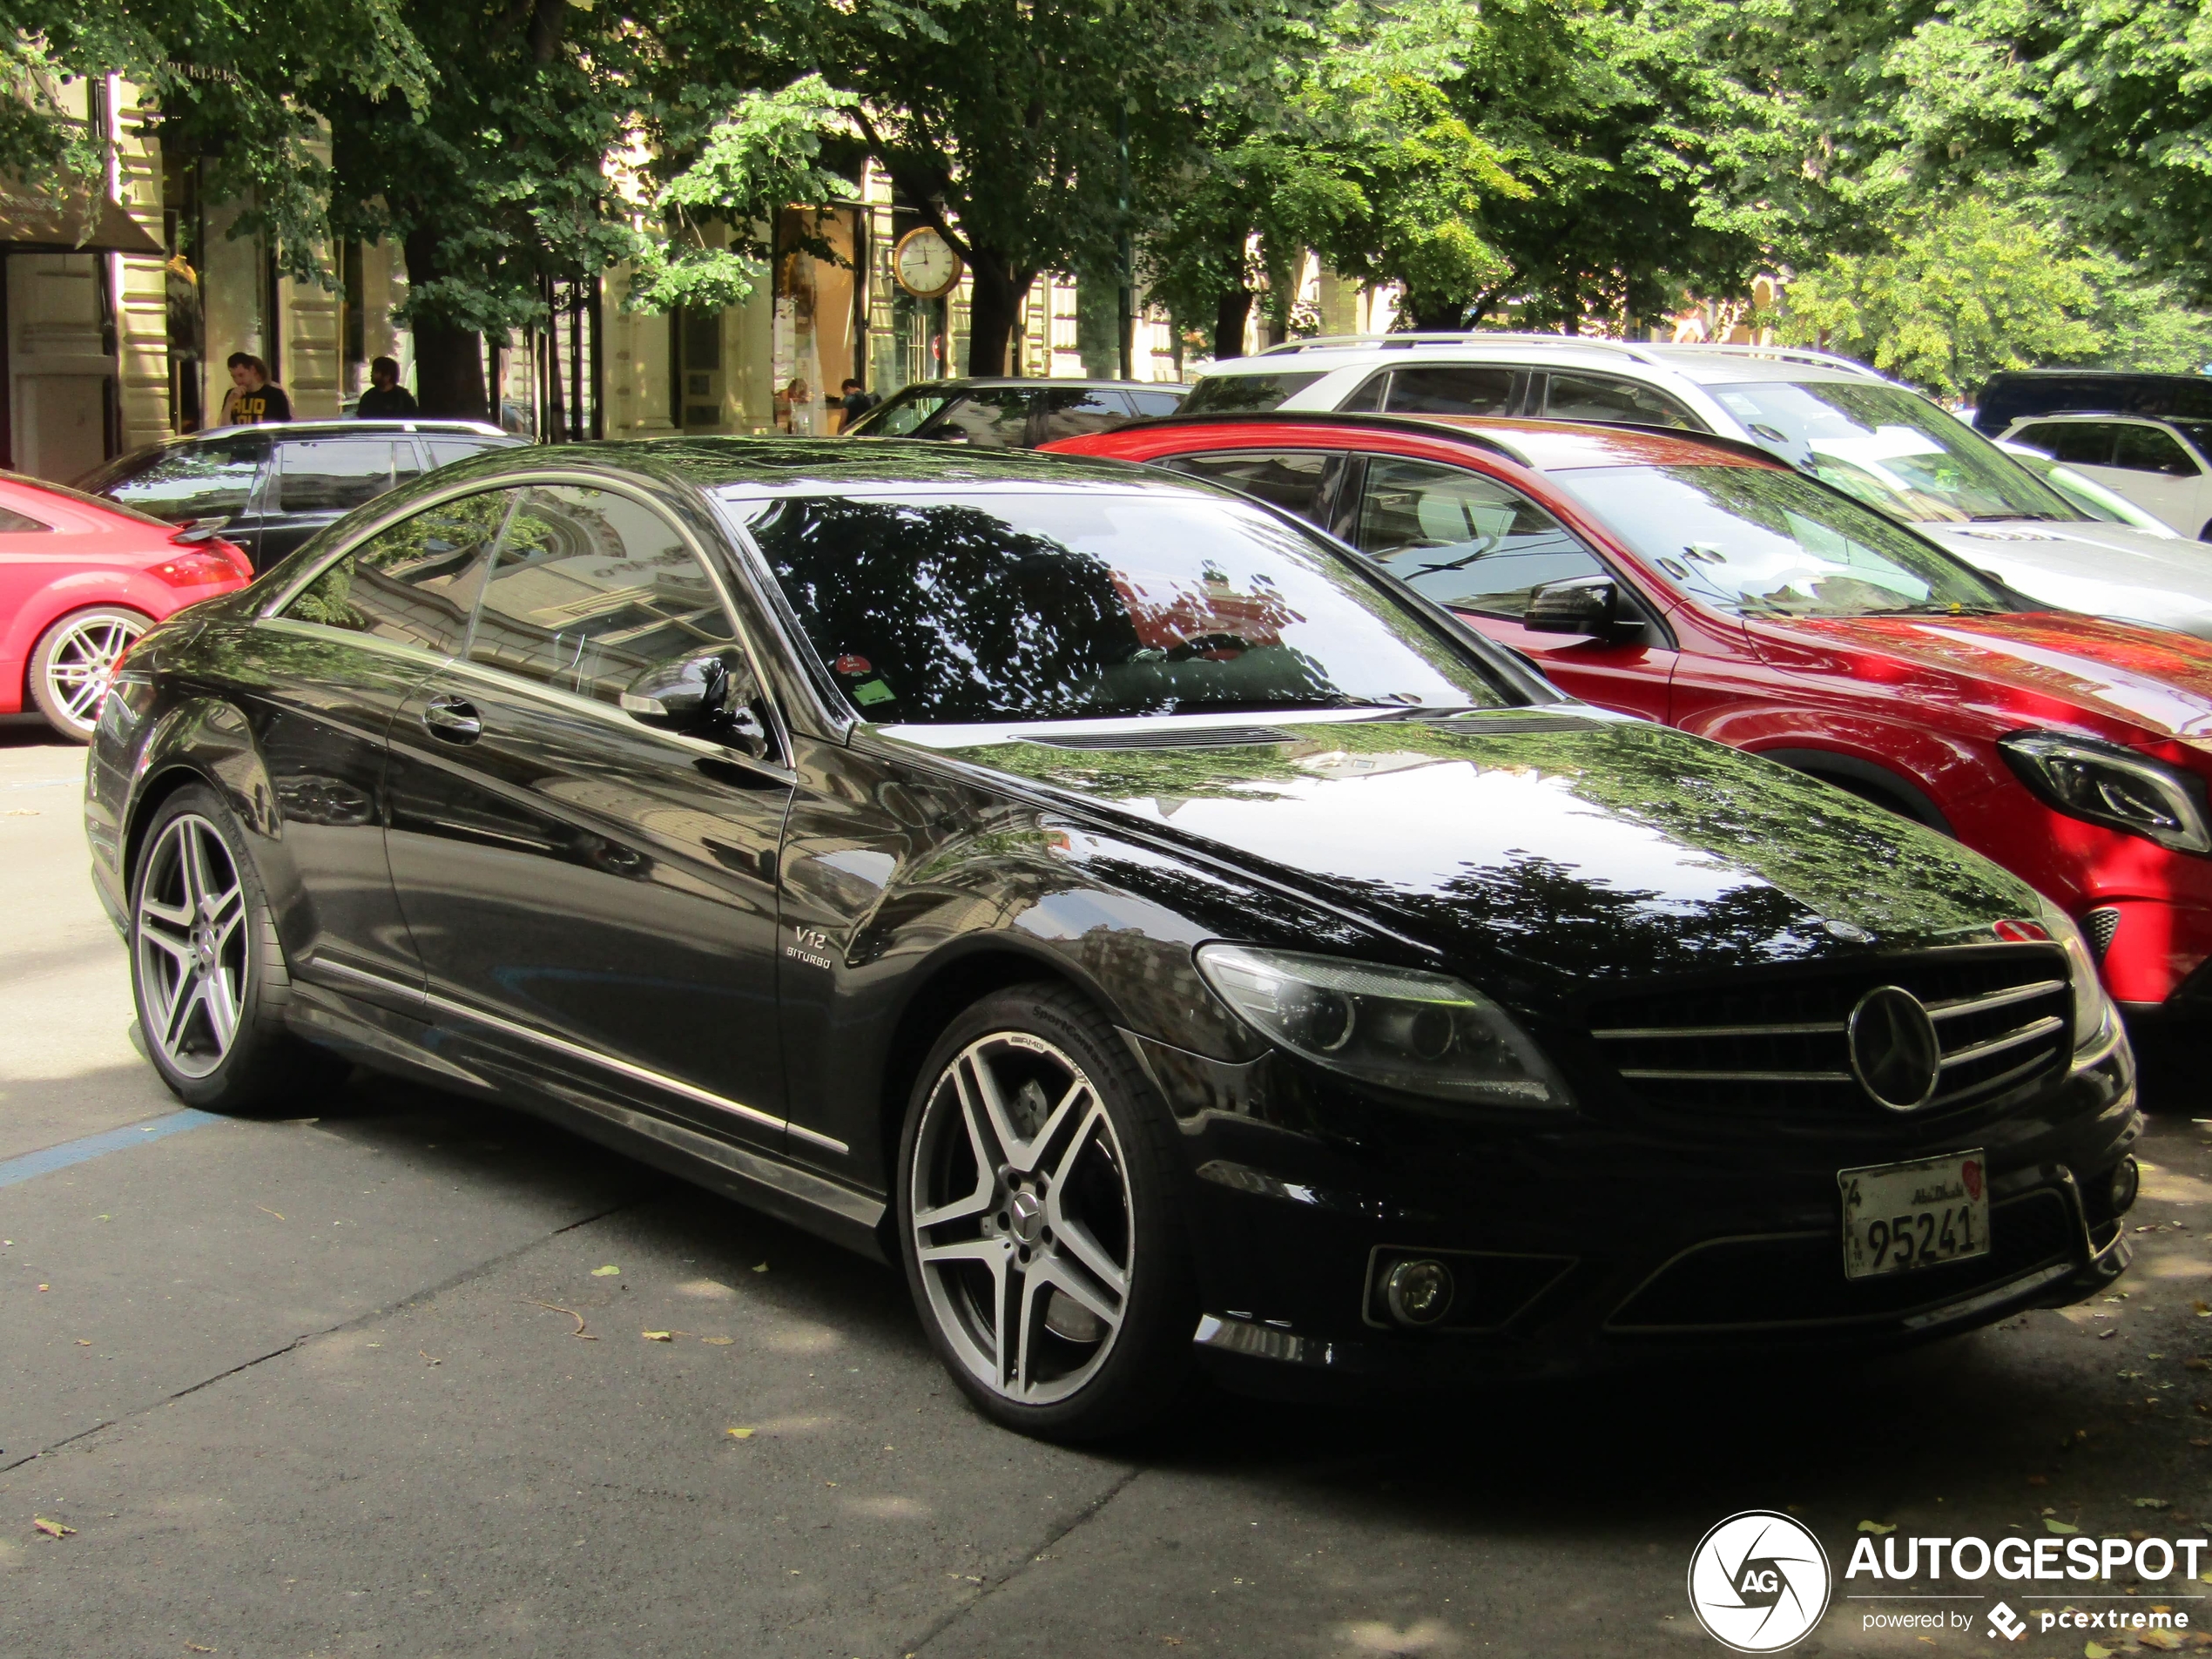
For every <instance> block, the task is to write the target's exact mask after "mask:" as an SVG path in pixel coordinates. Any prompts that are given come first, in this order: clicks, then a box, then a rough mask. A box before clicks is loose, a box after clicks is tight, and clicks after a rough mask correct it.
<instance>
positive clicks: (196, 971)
mask: <svg viewBox="0 0 2212 1659" xmlns="http://www.w3.org/2000/svg"><path fill="white" fill-rule="evenodd" d="M131 982H132V992H133V994H134V995H135V997H136V999H137V1001H138V1029H139V1031H140V1032H141V1033H142V1034H143V1035H144V1036H145V1051H146V1057H147V1058H148V1059H149V1060H151V1061H152V1062H153V1066H154V1069H155V1070H157V1071H158V1072H159V1073H160V1074H161V1080H162V1081H163V1082H165V1083H167V1084H168V1085H169V1089H170V1091H171V1092H172V1094H174V1095H176V1096H178V1097H179V1099H180V1100H183V1101H185V1103H188V1104H190V1105H193V1106H201V1107H205V1108H206V1109H209V1110H211V1111H229V1112H240V1111H259V1110H262V1109H267V1108H271V1107H289V1106H293V1105H295V1104H296V1103H297V1102H298V1101H299V1099H300V1094H301V1092H302V1091H303V1090H304V1089H309V1088H311V1087H313V1086H314V1085H315V1084H317V1083H319V1082H325V1081H327V1079H328V1077H329V1075H330V1072H331V1070H332V1065H331V1062H329V1061H328V1060H327V1057H326V1056H324V1055H321V1054H320V1053H319V1052H318V1051H317V1050H314V1049H309V1048H308V1047H307V1045H306V1044H304V1043H302V1042H300V1041H299V1040H298V1039H297V1038H296V1037H294V1036H293V1035H292V1033H291V1032H290V1031H289V1030H288V1029H287V1027H286V1024H285V1017H286V1014H287V1010H288V1008H290V1005H291V1002H292V995H293V993H292V975H291V974H290V971H289V970H288V969H287V967H286V965H285V960H284V951H283V949H282V948H281V947H280V944H279V943H278V941H277V933H276V923H275V921H274V920H273V918H272V917H271V915H270V914H269V906H268V900H267V898H266V896H265V895H264V894H263V892H262V888H261V880H260V874H259V873H258V872H256V871H255V869H254V868H253V860H252V859H251V858H250V857H249V856H248V855H247V853H246V838H245V833H244V832H243V831H242V830H241V829H240V828H239V826H238V823H237V820H236V819H234V818H233V816H232V813H231V811H230V808H229V807H228V806H226V804H225V803H224V801H223V799H222V798H221V797H220V796H219V795H218V794H217V793H216V792H215V791H213V790H212V789H210V788H209V787H207V786H206V785H204V784H189V785H187V786H185V787H184V788H182V789H179V791H177V792H176V793H174V794H173V795H171V796H170V797H169V798H168V799H166V800H165V801H163V802H162V804H161V806H160V809H159V810H158V812H156V813H155V814H154V817H153V821H152V823H151V824H150V825H148V826H147V827H146V832H145V853H142V854H141V855H140V856H139V858H138V861H137V867H136V869H135V871H134V873H133V879H132V888H131Z"/></svg>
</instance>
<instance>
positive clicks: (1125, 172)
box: [1114, 98, 1136, 381]
mask: <svg viewBox="0 0 2212 1659" xmlns="http://www.w3.org/2000/svg"><path fill="white" fill-rule="evenodd" d="M1114 136H1115V142H1116V145H1117V146H1118V148H1119V149H1120V152H1121V235H1120V246H1118V248H1117V249H1116V253H1118V255H1119V257H1120V261H1121V267H1122V268H1121V279H1122V286H1121V302H1120V309H1121V324H1122V327H1121V335H1122V378H1123V380H1125V381H1133V380H1135V379H1136V239H1135V238H1133V237H1132V236H1130V229H1129V199H1130V178H1129V100H1128V99H1127V98H1123V100H1122V111H1121V115H1120V117H1119V118H1118V119H1117V121H1116V127H1115V135H1114Z"/></svg>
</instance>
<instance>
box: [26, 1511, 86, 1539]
mask: <svg viewBox="0 0 2212 1659" xmlns="http://www.w3.org/2000/svg"><path fill="white" fill-rule="evenodd" d="M30 1524H31V1525H32V1526H33V1527H37V1529H38V1530H39V1531H40V1532H43V1533H44V1534H46V1536H47V1537H49V1538H67V1537H69V1536H71V1534H74V1533H75V1532H76V1531H77V1528H76V1527H71V1526H67V1525H65V1524H64V1523H63V1522H61V1521H49V1520H47V1519H46V1517H45V1516H44V1515H33V1516H32V1517H31V1518H30Z"/></svg>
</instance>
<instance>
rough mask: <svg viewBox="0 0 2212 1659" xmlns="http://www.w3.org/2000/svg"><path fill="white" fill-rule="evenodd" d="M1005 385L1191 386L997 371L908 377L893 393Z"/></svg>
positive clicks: (1164, 388) (1155, 389)
mask: <svg viewBox="0 0 2212 1659" xmlns="http://www.w3.org/2000/svg"><path fill="white" fill-rule="evenodd" d="M1002 386H1016V387H1022V388H1036V389H1037V390H1040V391H1048V390H1057V389H1062V388H1066V389H1070V390H1079V391H1111V392H1187V391H1189V390H1190V388H1189V387H1188V386H1185V385H1184V383H1183V382H1182V381H1078V380H1068V379H1064V378H1062V376H1060V375H1056V374H1028V375H1023V374H996V375H985V376H978V377H974V378H962V379H960V380H954V381H907V384H906V385H904V386H902V387H900V388H899V389H898V391H896V392H894V393H892V394H891V395H892V396H893V397H898V396H900V395H904V394H905V393H907V392H972V391H981V390H986V389H990V390H995V389H996V388H1000V387H1002Z"/></svg>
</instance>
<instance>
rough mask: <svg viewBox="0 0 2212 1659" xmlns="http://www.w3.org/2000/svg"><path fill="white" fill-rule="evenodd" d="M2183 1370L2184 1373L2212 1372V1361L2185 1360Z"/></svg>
mask: <svg viewBox="0 0 2212 1659" xmlns="http://www.w3.org/2000/svg"><path fill="white" fill-rule="evenodd" d="M2182 1370H2183V1371H2212V1359H2184V1360H2182Z"/></svg>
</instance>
